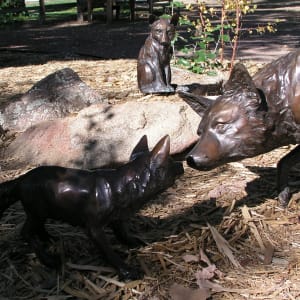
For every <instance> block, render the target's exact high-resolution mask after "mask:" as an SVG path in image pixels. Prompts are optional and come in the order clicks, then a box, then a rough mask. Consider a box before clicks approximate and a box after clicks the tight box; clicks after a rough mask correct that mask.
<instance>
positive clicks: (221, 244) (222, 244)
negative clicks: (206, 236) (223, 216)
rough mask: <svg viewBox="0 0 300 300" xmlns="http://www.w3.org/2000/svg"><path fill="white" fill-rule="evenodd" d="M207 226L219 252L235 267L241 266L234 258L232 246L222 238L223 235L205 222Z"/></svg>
mask: <svg viewBox="0 0 300 300" xmlns="http://www.w3.org/2000/svg"><path fill="white" fill-rule="evenodd" d="M207 226H208V228H209V229H210V231H211V233H212V236H213V238H214V240H215V242H216V244H217V247H218V249H219V251H220V252H221V253H223V254H224V255H225V256H227V257H228V259H229V260H230V261H231V263H232V264H233V265H234V266H235V267H236V268H241V269H242V266H241V265H240V263H239V262H238V261H237V260H236V258H235V257H234V255H233V253H232V250H231V249H232V247H231V246H230V245H229V243H228V242H227V241H226V240H225V239H224V238H223V236H222V235H221V234H220V233H219V232H218V231H217V230H216V228H214V227H213V226H211V225H210V224H209V223H207Z"/></svg>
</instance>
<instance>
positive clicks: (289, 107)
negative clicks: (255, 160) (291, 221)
mask: <svg viewBox="0 0 300 300" xmlns="http://www.w3.org/2000/svg"><path fill="white" fill-rule="evenodd" d="M180 95H181V96H182V97H183V98H184V99H185V100H186V101H187V102H188V103H189V104H190V105H191V106H192V107H193V108H194V110H195V111H197V112H198V113H199V115H201V116H202V120H201V121H200V124H199V127H198V134H199V141H198V143H197V144H196V145H195V147H194V148H193V149H192V150H191V152H190V153H189V154H188V155H187V163H188V165H189V166H191V167H193V168H196V169H198V170H208V169H213V168H215V167H217V166H220V165H222V164H225V163H228V162H232V161H237V160H241V159H243V158H247V157H253V156H256V155H258V154H262V153H266V152H269V151H271V150H273V149H275V148H278V147H281V146H284V145H288V144H299V142H300V50H299V49H298V50H296V51H293V52H290V53H288V54H287V55H285V56H282V57H280V58H278V59H277V60H275V61H273V62H271V63H269V64H267V65H265V66H264V67H263V68H262V69H261V70H260V71H258V72H257V73H256V74H255V75H254V76H253V78H251V76H250V75H249V73H248V71H247V70H246V68H245V67H244V65H242V64H237V65H235V66H234V68H233V71H232V73H231V76H230V78H229V80H228V82H227V83H226V84H225V86H224V92H223V95H221V96H219V97H218V98H217V99H216V100H215V101H212V100H209V99H207V98H204V97H201V96H196V95H193V94H191V93H189V92H186V91H181V92H180ZM299 162H300V146H297V147H296V148H294V150H292V151H291V152H290V153H288V154H287V155H286V156H284V157H283V158H282V159H281V160H280V161H279V163H278V165H277V171H278V176H277V188H278V192H279V201H280V203H281V204H283V205H286V204H287V202H288V200H289V198H290V189H289V187H288V174H289V170H290V168H291V167H292V166H293V165H295V164H296V163H299Z"/></svg>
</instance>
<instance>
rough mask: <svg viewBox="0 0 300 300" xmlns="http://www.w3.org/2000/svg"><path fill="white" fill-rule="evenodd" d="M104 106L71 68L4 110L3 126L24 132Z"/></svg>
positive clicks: (0, 118)
mask: <svg viewBox="0 0 300 300" xmlns="http://www.w3.org/2000/svg"><path fill="white" fill-rule="evenodd" d="M97 102H103V99H102V97H101V95H99V94H98V93H97V92H96V91H94V90H93V89H91V88H90V87H89V86H88V85H86V84H85V83H84V82H83V81H82V80H81V79H80V78H79V76H78V74H77V73H75V72H74V71H73V70H72V69H70V68H65V69H62V70H59V71H57V72H55V73H52V74H50V75H48V76H47V77H45V78H44V79H42V80H41V81H39V82H38V83H36V84H35V85H34V86H33V87H32V88H31V89H30V90H29V91H28V92H26V93H25V94H24V95H22V96H21V97H20V98H19V99H18V100H16V101H14V102H11V103H5V104H3V105H2V107H1V108H0V125H1V127H2V128H3V129H4V130H9V131H10V132H15V131H24V130H26V129H27V128H28V127H30V126H32V125H34V124H37V123H39V122H41V121H45V120H54V119H57V118H62V117H65V116H67V115H69V114H70V113H74V112H78V111H79V110H81V109H82V108H84V107H87V106H89V105H91V104H94V103H97Z"/></svg>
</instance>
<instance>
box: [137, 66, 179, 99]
mask: <svg viewBox="0 0 300 300" xmlns="http://www.w3.org/2000/svg"><path fill="white" fill-rule="evenodd" d="M169 72H171V71H170V70H169V71H168V74H167V75H166V74H165V70H164V69H163V68H162V67H161V66H160V65H159V63H158V62H157V63H154V64H150V63H147V62H144V63H140V64H139V65H138V84H139V89H140V90H141V92H142V93H144V94H154V93H172V92H174V88H173V87H172V86H171V85H169V84H168V82H166V81H167V80H169V78H170V75H171V74H170V73H169ZM166 77H168V78H166Z"/></svg>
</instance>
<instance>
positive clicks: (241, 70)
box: [224, 63, 257, 94]
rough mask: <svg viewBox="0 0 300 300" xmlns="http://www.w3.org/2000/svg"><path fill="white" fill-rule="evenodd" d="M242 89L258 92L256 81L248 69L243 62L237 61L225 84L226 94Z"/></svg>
mask: <svg viewBox="0 0 300 300" xmlns="http://www.w3.org/2000/svg"><path fill="white" fill-rule="evenodd" d="M241 89H242V90H243V92H250V93H257V90H256V87H255V84H254V81H253V80H252V78H251V76H250V74H249V72H248V70H247V69H246V67H245V66H244V65H243V64H242V63H237V64H236V65H234V67H233V69H232V71H231V74H230V77H229V79H228V81H227V82H226V84H225V85H224V94H226V93H230V92H235V91H237V90H241Z"/></svg>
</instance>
